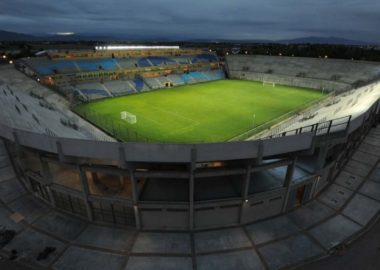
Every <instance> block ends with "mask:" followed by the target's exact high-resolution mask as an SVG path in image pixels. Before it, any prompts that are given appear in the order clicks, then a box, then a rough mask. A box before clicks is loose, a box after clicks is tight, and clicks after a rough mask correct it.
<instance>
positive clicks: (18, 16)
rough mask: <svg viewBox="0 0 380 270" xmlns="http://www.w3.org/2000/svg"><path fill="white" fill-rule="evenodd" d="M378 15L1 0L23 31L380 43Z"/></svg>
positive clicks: (318, 9) (331, 9)
mask: <svg viewBox="0 0 380 270" xmlns="http://www.w3.org/2000/svg"><path fill="white" fill-rule="evenodd" d="M379 13H380V2H379V1H373V0H360V1H359V0H335V1H330V0H318V1H315V0H234V1H226V0H207V1H200V0H193V1H188V0H186V1H185V0H128V1H125V0H91V1H89V0H65V1H59V2H58V1H51V0H35V1H30V0H2V1H1V2H0V25H1V28H4V29H5V30H11V31H18V32H24V33H51V32H76V33H98V34H107V33H111V34H115V35H117V34H120V35H125V34H141V33H144V34H147V35H152V36H162V37H165V36H168V37H175V36H177V37H181V38H183V37H196V38H215V39H218V38H233V39H240V38H241V39H252V38H256V39H261V38H264V39H284V38H294V37H300V36H310V35H319V36H331V35H333V36H338V37H346V38H351V39H363V40H374V41H378V42H380V35H379V33H378V29H377V28H378V25H380V16H378V14H379Z"/></svg>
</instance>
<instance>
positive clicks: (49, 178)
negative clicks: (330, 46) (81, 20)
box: [0, 45, 380, 269]
mask: <svg viewBox="0 0 380 270" xmlns="http://www.w3.org/2000/svg"><path fill="white" fill-rule="evenodd" d="M379 98H380V63H378V62H366V61H355V60H338V59H330V58H302V57H292V56H288V57H286V56H263V55H233V54H231V55H227V56H226V57H225V58H223V59H222V58H220V57H219V56H217V54H216V53H215V52H213V51H211V50H203V49H197V48H182V47H181V48H180V47H178V46H111V45H109V46H108V45H107V46H96V47H94V48H93V49H92V50H67V51H60V50H51V51H46V52H45V53H44V54H41V55H39V56H38V57H31V58H23V59H19V60H18V61H16V62H15V63H14V64H12V65H6V66H1V67H0V103H1V107H2V118H1V121H0V127H1V132H0V136H1V137H2V139H3V145H2V146H1V149H2V150H1V151H2V156H3V157H4V158H3V161H4V164H7V166H4V167H3V168H2V169H1V170H2V175H3V176H4V179H6V180H7V181H4V185H3V186H4V187H3V188H2V189H0V192H1V193H2V195H3V201H4V202H5V203H7V202H10V205H11V209H13V210H14V209H16V210H17V212H18V213H20V214H21V215H22V216H23V217H24V218H25V219H26V220H27V221H30V222H33V220H34V215H35V214H36V213H35V212H34V210H32V209H34V208H37V206H36V205H38V207H43V208H45V207H49V208H51V209H55V210H57V211H60V212H62V213H66V214H70V215H72V216H75V217H78V218H80V219H82V220H86V221H89V222H93V223H95V224H108V225H115V226H120V227H121V228H127V229H136V230H140V231H160V232H162V231H164V232H178V231H180V232H197V231H201V232H203V231H206V232H207V231H208V230H214V229H220V228H226V227H234V226H255V224H256V222H267V221H268V220H271V218H278V217H282V216H284V215H290V216H291V215H293V218H294V219H295V222H296V223H297V224H298V225H300V226H301V227H302V226H304V227H302V230H307V229H308V228H309V226H311V224H307V225H305V224H304V223H308V222H322V221H323V220H326V219H327V218H328V217H330V214H331V215H332V213H335V214H336V213H337V212H339V211H343V210H342V209H343V208H342V207H345V206H346V202H348V201H349V200H350V199H352V196H353V195H352V194H354V192H357V191H358V189H359V188H361V187H362V186H363V185H365V181H367V180H368V179H373V181H374V182H376V181H377V182H378V179H379V157H380V155H379V153H380V145H379V131H378V129H374V127H375V126H376V125H377V124H378V123H379V115H380V106H379ZM357 149H360V151H357ZM8 157H9V160H8ZM6 160H8V161H6ZM355 175H356V176H355ZM16 178H17V179H18V180H19V181H18V180H16ZM9 179H13V180H14V181H13V180H12V181H8V180H9ZM368 181H370V180H368ZM376 185H378V184H376ZM8 190H13V191H14V190H17V191H18V192H19V193H23V194H29V195H28V196H24V197H23V198H22V202H20V201H15V202H13V200H14V199H15V198H14V197H13V196H14V193H12V194H10V193H7V191H8ZM369 190H370V188H369ZM367 191H368V190H367ZM367 191H363V192H364V193H365V192H367ZM368 192H370V191H368ZM351 195H352V196H351ZM367 196H369V197H373V196H378V195H371V194H369V195H368V194H367ZM317 198H318V200H317ZM35 199H37V200H35ZM379 199H380V198H377V197H376V200H379ZM320 201H322V202H323V203H320ZM12 202H13V203H12ZM376 202H377V201H376ZM12 204H13V205H12ZM41 205H43V206H41ZM316 205H317V206H316ZM318 205H319V206H318ZM367 206H368V205H367ZM313 207H314V208H315V207H317V208H318V207H319V208H318V209H321V208H326V209H327V210H328V211H327V210H326V211H327V212H329V213H330V212H331V213H330V214H329V215H327V214H326V216H323V217H320V218H316V219H315V220H314V218H315V217H311V214H310V219H307V218H306V219H301V218H298V219H297V216H296V214H295V213H298V212H297V211H298V210H300V209H303V211H307V210H305V209H309V210H310V208H313ZM368 207H369V208H371V207H372V205H370V206H368ZM367 209H368V208H367ZM16 210H15V211H16ZM327 212H326V213H327ZM339 213H340V212H339ZM347 215H350V214H347ZM355 215H356V214H353V216H351V218H352V219H355ZM374 216H375V212H371V215H368V216H366V219H365V220H364V221H363V220H360V221H359V223H360V228H357V229H355V230H352V231H349V232H347V234H346V235H344V236H342V238H341V239H338V240H337V241H336V243H335V244H330V243H327V244H326V245H324V243H322V246H323V247H324V248H325V249H326V250H329V249H331V248H333V247H335V246H336V245H338V244H339V243H340V242H342V241H344V240H347V239H349V238H350V237H352V235H356V234H358V233H359V232H360V230H361V229H362V228H364V227H365V225H366V224H367V222H368V223H369V222H370V221H371V220H372V219H373V218H374ZM342 224H343V223H342ZM341 226H343V227H344V226H345V225H344V224H343V225H341ZM358 226H359V225H358ZM315 233H317V232H315ZM311 234H313V232H311ZM254 241H255V240H254ZM263 249H264V248H263ZM206 253H207V251H205V254H206ZM263 254H264V255H263V256H264V257H265V256H266V255H265V252H264V251H263ZM320 255H321V253H320V252H319V251H318V252H315V253H312V254H311V255H310V256H309V257H310V258H314V257H317V256H320ZM268 256H270V254H269V255H268ZM292 263H294V262H292ZM282 266H283V265H282ZM282 266H281V267H282ZM281 267H279V266H275V267H274V268H273V269H277V268H281ZM270 268H271V269H272V267H270Z"/></svg>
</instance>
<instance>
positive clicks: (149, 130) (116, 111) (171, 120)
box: [76, 80, 323, 143]
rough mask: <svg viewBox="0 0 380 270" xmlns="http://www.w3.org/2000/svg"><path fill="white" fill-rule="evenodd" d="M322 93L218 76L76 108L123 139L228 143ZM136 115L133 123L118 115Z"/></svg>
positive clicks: (301, 106) (303, 106)
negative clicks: (201, 81)
mask: <svg viewBox="0 0 380 270" xmlns="http://www.w3.org/2000/svg"><path fill="white" fill-rule="evenodd" d="M322 96H323V94H322V93H321V91H317V90H311V89H304V88H296V87H291V86H282V85H276V86H275V87H273V86H272V85H263V84H262V83H261V82H253V81H243V80H220V81H213V82H207V83H200V84H193V85H185V86H179V87H173V88H168V89H161V90H156V91H150V92H143V93H139V94H133V95H128V96H123V97H115V98H108V99H103V100H98V101H93V102H89V103H84V104H82V105H80V106H79V107H77V108H76V111H77V112H78V113H79V114H81V115H82V116H84V117H85V118H87V119H88V120H89V121H91V122H93V123H94V124H96V125H98V126H99V127H101V128H102V129H104V130H106V131H107V132H109V133H111V134H113V135H114V136H115V137H117V138H119V139H120V140H123V141H141V142H147V141H148V142H162V143H196V142H222V141H228V140H231V139H232V138H235V137H237V136H239V135H241V134H244V133H247V132H248V133H249V131H250V130H252V129H254V130H257V131H259V130H260V127H264V126H265V124H266V123H268V122H270V123H271V125H273V124H275V122H276V120H279V118H280V117H281V116H282V115H284V114H287V113H291V112H296V111H299V110H301V109H303V108H305V107H307V106H308V105H310V103H312V102H313V101H316V100H318V99H321V98H322ZM122 111H127V112H129V113H131V114H134V115H136V118H137V122H136V123H135V124H131V123H129V122H128V121H126V120H122V119H121V117H120V113H121V112H122Z"/></svg>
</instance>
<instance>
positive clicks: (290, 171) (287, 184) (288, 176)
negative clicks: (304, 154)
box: [282, 157, 297, 212]
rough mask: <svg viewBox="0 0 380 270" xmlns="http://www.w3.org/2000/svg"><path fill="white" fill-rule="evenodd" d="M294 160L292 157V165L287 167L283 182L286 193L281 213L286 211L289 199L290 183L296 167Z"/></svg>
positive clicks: (295, 158)
mask: <svg viewBox="0 0 380 270" xmlns="http://www.w3.org/2000/svg"><path fill="white" fill-rule="evenodd" d="M296 160H297V157H293V160H292V163H291V164H289V165H288V168H287V170H286V176H285V181H284V187H285V188H286V193H285V200H284V204H283V206H282V212H284V211H285V210H286V205H287V203H288V198H289V193H290V185H291V183H292V178H293V174H294V169H295V167H296Z"/></svg>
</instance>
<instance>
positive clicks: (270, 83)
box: [263, 81, 276, 87]
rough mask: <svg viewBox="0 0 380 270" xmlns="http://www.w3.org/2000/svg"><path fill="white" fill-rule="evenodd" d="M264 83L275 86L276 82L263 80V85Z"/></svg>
mask: <svg viewBox="0 0 380 270" xmlns="http://www.w3.org/2000/svg"><path fill="white" fill-rule="evenodd" d="M265 85H270V86H272V87H275V86H276V83H274V82H269V81H263V86H265Z"/></svg>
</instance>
